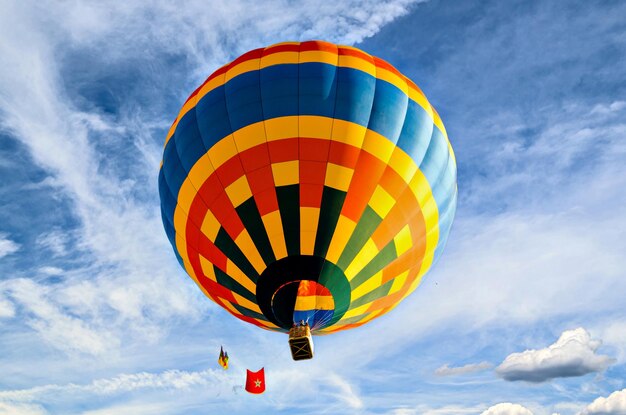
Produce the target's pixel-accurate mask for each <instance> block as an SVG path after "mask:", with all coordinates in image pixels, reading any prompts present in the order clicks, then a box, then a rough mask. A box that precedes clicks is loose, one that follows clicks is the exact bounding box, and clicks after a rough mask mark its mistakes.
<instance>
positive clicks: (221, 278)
mask: <svg viewBox="0 0 626 415" xmlns="http://www.w3.org/2000/svg"><path fill="white" fill-rule="evenodd" d="M213 269H214V270H215V279H216V280H217V282H218V283H219V284H220V285H223V286H224V287H226V288H228V289H229V290H231V291H232V292H235V293H237V294H239V295H240V296H242V297H243V298H245V299H248V300H250V301H252V302H253V303H256V296H255V295H254V293H251V292H250V291H248V289H247V288H246V287H244V286H243V285H241V284H239V283H238V282H237V281H236V280H235V279H234V278H232V277H231V276H229V275H228V274H226V273H225V272H224V271H222V270H221V269H219V268H218V267H216V266H214V267H213ZM242 314H245V315H248V314H246V313H242Z"/></svg>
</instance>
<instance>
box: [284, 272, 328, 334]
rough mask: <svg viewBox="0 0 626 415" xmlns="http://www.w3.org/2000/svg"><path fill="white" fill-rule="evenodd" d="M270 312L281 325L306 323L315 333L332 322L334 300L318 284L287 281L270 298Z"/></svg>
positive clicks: (305, 281)
mask: <svg viewBox="0 0 626 415" xmlns="http://www.w3.org/2000/svg"><path fill="white" fill-rule="evenodd" d="M289 309H291V310H292V311H291V316H290V315H289V312H288V310H289ZM272 311H273V312H274V315H275V316H276V318H277V319H278V320H279V321H280V322H281V323H282V324H283V325H290V326H291V325H294V324H296V325H298V324H304V323H306V324H307V325H308V326H309V327H310V328H311V331H312V332H315V331H316V330H319V329H321V328H323V327H325V326H326V323H328V322H329V321H330V320H332V318H333V316H334V311H335V300H334V297H333V296H332V293H331V292H330V290H329V289H328V288H326V287H325V286H324V285H323V284H320V283H319V282H316V281H312V280H296V281H289V282H287V283H285V284H283V285H281V286H280V287H278V289H277V290H276V292H275V293H274V295H273V296H272Z"/></svg>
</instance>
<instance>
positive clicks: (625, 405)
mask: <svg viewBox="0 0 626 415" xmlns="http://www.w3.org/2000/svg"><path fill="white" fill-rule="evenodd" d="M580 414H581V415H626V389H622V390H621V391H615V392H613V393H612V394H610V395H609V396H608V397H606V398H604V397H600V398H598V399H596V400H594V401H593V402H592V403H591V404H589V405H588V406H587V407H586V408H585V409H584V410H583V411H582V412H580Z"/></svg>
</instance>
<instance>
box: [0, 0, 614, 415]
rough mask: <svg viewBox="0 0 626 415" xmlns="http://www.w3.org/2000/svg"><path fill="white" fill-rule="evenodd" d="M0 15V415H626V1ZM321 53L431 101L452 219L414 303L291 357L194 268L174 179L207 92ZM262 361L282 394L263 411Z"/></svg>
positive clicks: (38, 8)
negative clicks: (296, 56)
mask: <svg viewBox="0 0 626 415" xmlns="http://www.w3.org/2000/svg"><path fill="white" fill-rule="evenodd" d="M0 10H1V12H0V52H1V53H0V56H2V63H3V64H2V65H0V178H1V181H0V204H1V209H0V414H29V415H30V414H37V415H41V414H72V415H73V414H89V415H108V414H119V413H132V414H140V415H141V414H206V413H227V412H228V413H233V414H237V413H241V414H249V413H267V414H274V413H291V412H298V413H304V414H306V413H331V414H344V413H345V414H353V413H354V414H389V415H409V414H431V415H432V414H451V415H457V414H459V415H460V414H486V415H512V414H521V415H528V414H536V415H543V414H548V415H550V414H555V413H557V414H561V415H569V414H588V415H590V414H596V415H597V414H626V307H625V306H624V292H626V274H625V271H624V270H625V269H626V255H624V252H626V209H624V206H626V195H625V193H624V192H623V189H624V188H626V140H625V139H626V121H625V120H626V79H625V75H624V74H625V73H626V23H624V19H623V16H626V3H624V2H620V1H570V2H542V1H513V0H511V1H506V2H504V1H495V0H493V1H488V0H487V1H463V2H457V1H437V0H430V1H421V2H420V1H417V2H414V1H409V0H390V1H388V2H379V1H370V0H362V1H356V0H353V1H352V0H351V1H345V2H333V3H330V2H327V3H322V4H318V3H317V2H314V1H303V2H289V1H286V0H270V1H268V2H264V3H263V4H260V3H259V2H249V1H243V0H230V1H211V2H200V1H197V2H189V3H188V4H187V5H186V6H185V7H180V6H178V5H176V4H174V3H172V2H166V1H156V2H151V4H150V5H148V4H142V3H140V2H134V1H132V2H114V1H110V2H109V1H103V2H98V3H97V4H96V3H94V4H87V3H82V2H45V1H42V2H37V3H35V2H19V1H10V0H8V1H2V2H0ZM306 39H324V40H328V41H331V42H338V43H342V44H351V45H355V46H357V47H360V48H362V49H364V50H365V51H367V52H369V53H371V54H373V55H376V56H379V57H381V58H384V59H386V60H388V61H389V62H391V63H392V64H394V65H395V66H396V67H397V68H398V69H399V70H400V71H402V72H403V73H404V74H406V75H407V76H409V77H410V78H412V79H413V80H414V81H415V82H416V83H417V84H418V85H419V86H420V87H421V88H422V90H423V91H424V92H425V93H426V95H427V96H428V98H429V100H430V101H431V103H432V104H433V105H434V106H435V107H436V108H437V110H438V112H439V113H440V114H441V116H442V119H443V121H444V123H445V125H446V128H447V131H448V134H449V137H450V140H451V142H452V145H453V146H454V148H455V150H456V157H457V162H458V185H459V203H458V207H457V215H456V219H455V223H454V225H453V228H452V231H451V234H450V238H449V240H448V246H447V248H446V250H445V252H444V254H443V256H442V258H441V259H440V261H439V262H438V264H436V266H435V267H434V268H433V269H432V270H431V272H430V273H429V274H428V275H427V277H426V278H425V280H424V282H423V283H422V285H421V286H420V287H419V289H418V290H416V292H415V293H414V294H412V295H411V296H410V297H409V298H408V299H407V300H406V301H405V302H403V303H402V304H401V305H400V306H398V307H397V308H396V309H395V310H394V311H393V312H392V313H389V314H387V315H385V316H384V317H382V318H380V319H377V320H375V321H373V322H372V323H370V324H368V325H367V326H364V327H362V328H359V329H356V330H352V331H349V332H345V333H338V334H336V335H333V336H326V337H322V338H319V339H316V357H315V359H313V360H312V361H306V362H293V361H291V358H290V357H289V351H288V348H287V342H286V339H285V336H284V335H280V334H276V333H270V332H266V331H263V330H258V329H257V328H256V327H253V326H249V325H246V324H244V323H242V322H240V321H238V320H236V319H233V318H231V317H230V315H228V314H227V313H226V312H225V311H224V310H222V309H221V308H219V307H218V306H216V305H214V304H213V303H211V302H210V301H209V300H207V299H205V298H204V297H203V295H202V294H201V292H200V291H199V290H198V289H197V287H196V286H195V284H194V283H193V282H192V281H191V279H189V278H188V277H186V276H185V274H184V272H183V270H182V269H180V267H179V265H178V263H177V262H176V259H175V258H174V255H173V253H172V250H171V247H170V246H169V244H168V242H167V239H166V237H165V233H164V231H163V228H162V225H161V223H160V221H161V219H160V213H159V201H158V190H157V173H158V167H159V162H160V159H161V151H162V144H163V141H164V138H165V135H166V132H167V129H168V128H169V125H170V123H171V122H172V120H173V118H174V117H175V116H176V114H177V112H178V109H179V108H180V106H181V105H182V103H183V102H184V100H185V98H186V96H187V95H188V94H189V93H190V92H191V91H192V90H193V89H194V88H195V87H196V86H197V85H198V84H200V83H201V82H202V81H203V80H204V78H206V76H208V75H209V74H210V73H211V72H212V71H213V70H215V69H216V68H218V67H219V66H221V65H222V64H224V63H226V62H228V61H230V60H232V59H234V58H235V57H237V56H238V55H240V54H241V53H243V52H246V51H247V50H250V49H253V48H255V47H261V46H266V45H268V44H271V43H276V42H280V41H284V40H306ZM221 344H223V345H225V346H226V347H227V349H228V351H229V354H230V356H231V368H230V369H229V370H228V371H226V372H224V371H222V370H221V369H220V368H219V367H218V366H217V362H216V359H217V353H218V352H219V346H220V345H221ZM261 366H264V367H265V370H266V378H267V392H266V393H265V394H264V395H261V396H253V395H248V394H246V393H245V392H243V391H242V389H241V386H242V385H243V383H244V380H245V369H246V368H249V369H252V370H257V369H258V368H260V367H261Z"/></svg>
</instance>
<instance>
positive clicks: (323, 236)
mask: <svg viewBox="0 0 626 415" xmlns="http://www.w3.org/2000/svg"><path fill="white" fill-rule="evenodd" d="M345 200H346V192H342V191H341V190H337V189H333V188H332V187H327V186H324V191H323V193H322V204H321V206H320V218H319V224H318V225H317V235H316V236H315V248H314V250H313V253H314V254H315V255H317V256H320V257H322V258H324V257H326V254H327V253H328V247H329V246H330V241H331V240H332V238H333V234H334V233H335V228H336V227H337V221H338V220H339V215H340V214H341V208H342V206H343V202H344V201H345Z"/></svg>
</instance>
